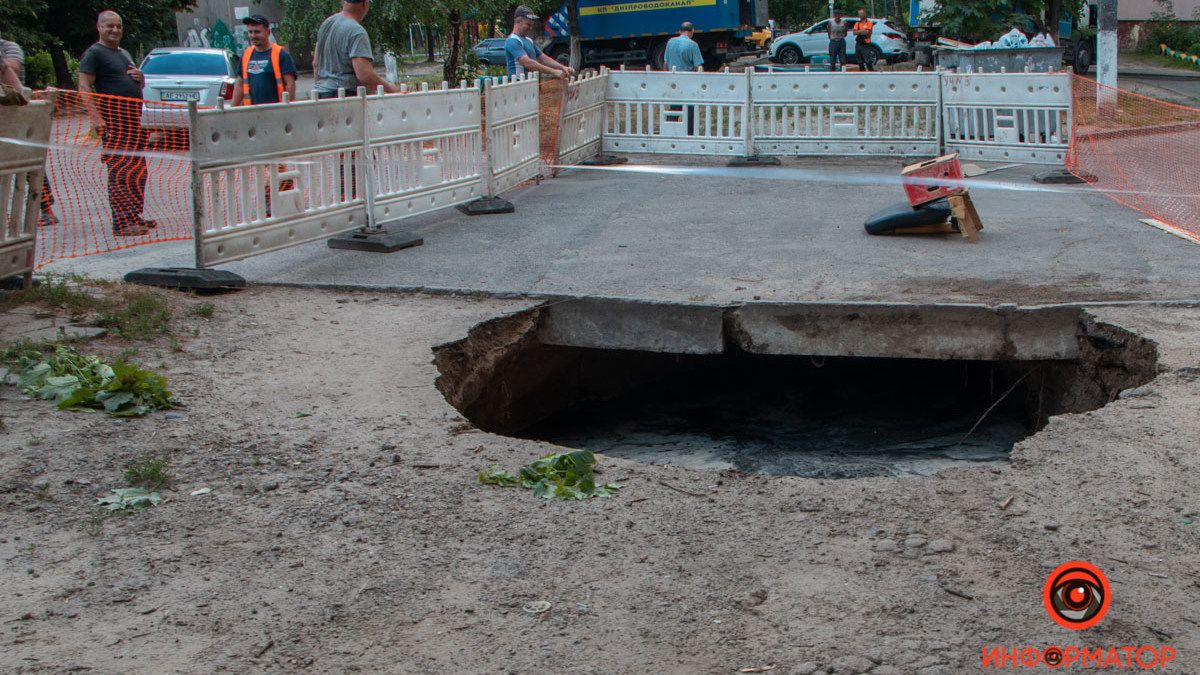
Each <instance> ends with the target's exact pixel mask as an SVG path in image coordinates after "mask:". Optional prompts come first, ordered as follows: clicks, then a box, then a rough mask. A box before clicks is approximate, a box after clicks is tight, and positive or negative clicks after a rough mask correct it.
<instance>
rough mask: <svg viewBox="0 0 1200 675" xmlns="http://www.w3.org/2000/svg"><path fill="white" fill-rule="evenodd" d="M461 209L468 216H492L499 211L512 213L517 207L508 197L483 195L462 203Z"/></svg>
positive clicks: (459, 208)
mask: <svg viewBox="0 0 1200 675" xmlns="http://www.w3.org/2000/svg"><path fill="white" fill-rule="evenodd" d="M458 210H459V211H462V212H463V213H465V214H467V215H468V216H490V215H495V214H497V213H512V212H513V211H516V210H517V209H516V207H514V206H513V204H512V202H510V201H508V200H507V199H501V198H499V197H481V198H479V199H476V200H475V201H473V202H469V203H467V204H462V205H461V206H459V207H458Z"/></svg>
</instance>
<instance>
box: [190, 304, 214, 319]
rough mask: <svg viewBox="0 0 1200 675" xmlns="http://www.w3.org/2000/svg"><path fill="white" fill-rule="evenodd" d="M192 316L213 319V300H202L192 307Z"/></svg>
mask: <svg viewBox="0 0 1200 675" xmlns="http://www.w3.org/2000/svg"><path fill="white" fill-rule="evenodd" d="M191 315H192V316H198V317H200V318H202V319H211V318H212V315H213V304H212V303H211V302H202V303H200V304H199V305H196V306H194V307H192V309H191Z"/></svg>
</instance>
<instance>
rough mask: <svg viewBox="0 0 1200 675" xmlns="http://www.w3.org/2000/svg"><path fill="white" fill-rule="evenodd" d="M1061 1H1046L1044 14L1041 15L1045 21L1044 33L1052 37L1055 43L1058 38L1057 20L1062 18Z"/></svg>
mask: <svg viewBox="0 0 1200 675" xmlns="http://www.w3.org/2000/svg"><path fill="white" fill-rule="evenodd" d="M1062 12H1063V1H1062V0H1046V13H1045V14H1044V15H1043V16H1044V18H1045V21H1046V26H1045V29H1046V32H1047V33H1050V34H1051V35H1053V36H1054V38H1055V42H1057V41H1058V38H1059V37H1060V36H1059V34H1058V20H1059V18H1060V17H1062Z"/></svg>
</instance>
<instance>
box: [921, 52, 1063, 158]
mask: <svg viewBox="0 0 1200 675" xmlns="http://www.w3.org/2000/svg"><path fill="white" fill-rule="evenodd" d="M942 117H943V122H942V126H943V132H944V144H945V147H946V152H958V153H960V154H961V156H962V158H963V159H964V160H967V159H978V160H985V161H1000V162H1002V161H1013V162H1029V163H1036V164H1062V163H1063V161H1064V160H1065V158H1066V153H1067V145H1068V144H1069V142H1070V138H1069V136H1070V131H1071V79H1070V75H1069V74H1068V73H973V74H963V75H957V74H951V73H944V74H943V75H942Z"/></svg>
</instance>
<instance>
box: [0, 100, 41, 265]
mask: <svg viewBox="0 0 1200 675" xmlns="http://www.w3.org/2000/svg"><path fill="white" fill-rule="evenodd" d="M0 111H3V114H0V279H5V278H8V277H10V276H14V275H22V276H28V275H29V274H31V273H32V272H33V252H34V251H33V250H34V245H35V242H36V239H37V227H38V224H37V223H38V215H39V214H40V212H41V209H40V208H39V203H40V200H41V195H42V176H43V175H44V174H43V172H44V170H45V169H44V167H45V165H46V151H47V149H48V148H49V144H50V126H51V124H52V122H53V111H54V106H53V103H51V102H50V101H35V102H33V103H30V104H29V105H27V106H20V107H17V106H4V107H2V108H0Z"/></svg>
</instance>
